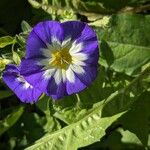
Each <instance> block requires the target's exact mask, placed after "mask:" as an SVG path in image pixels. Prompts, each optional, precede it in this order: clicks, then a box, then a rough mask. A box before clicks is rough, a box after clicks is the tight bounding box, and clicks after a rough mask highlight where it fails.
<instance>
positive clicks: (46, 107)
mask: <svg viewBox="0 0 150 150" xmlns="http://www.w3.org/2000/svg"><path fill="white" fill-rule="evenodd" d="M36 105H37V107H38V108H39V109H40V110H41V111H42V112H44V114H45V117H46V124H45V125H44V129H45V131H46V132H49V133H50V132H54V131H56V130H59V129H61V125H60V123H59V122H58V120H57V119H56V118H54V117H53V114H54V108H53V104H52V100H51V99H50V98H49V97H48V96H46V95H42V96H41V98H40V100H39V101H38V102H37V103H36Z"/></svg>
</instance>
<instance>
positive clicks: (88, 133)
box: [26, 103, 124, 150]
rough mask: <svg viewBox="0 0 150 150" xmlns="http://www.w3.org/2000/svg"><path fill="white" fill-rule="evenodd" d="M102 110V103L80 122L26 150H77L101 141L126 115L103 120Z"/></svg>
mask: <svg viewBox="0 0 150 150" xmlns="http://www.w3.org/2000/svg"><path fill="white" fill-rule="evenodd" d="M102 108H103V104H102V103H101V104H100V105H98V106H96V107H95V108H93V109H92V110H91V112H90V113H89V114H87V115H86V116H84V117H83V118H82V119H80V120H79V121H77V122H75V123H72V124H70V125H68V126H67V127H65V128H63V129H61V130H58V131H56V132H54V133H53V134H48V135H46V136H45V137H43V138H41V139H40V140H38V141H37V142H36V143H35V144H34V145H33V146H31V147H28V148H27V149H26V150H33V149H37V148H39V149H41V150H45V149H53V150H54V149H57V150H60V149H61V150H66V149H72V150H76V149H77V148H79V147H83V146H86V145H89V144H92V143H94V142H96V141H99V139H101V138H102V137H103V136H104V135H105V130H106V129H107V128H108V127H109V126H110V125H111V124H112V123H113V122H114V121H116V120H117V119H118V118H119V117H120V116H121V115H122V114H124V112H122V113H119V114H117V115H114V116H111V117H106V118H102V117H101V111H102Z"/></svg>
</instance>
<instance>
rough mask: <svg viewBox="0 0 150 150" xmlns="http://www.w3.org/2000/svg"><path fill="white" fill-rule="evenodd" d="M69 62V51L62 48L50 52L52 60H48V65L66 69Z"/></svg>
mask: <svg viewBox="0 0 150 150" xmlns="http://www.w3.org/2000/svg"><path fill="white" fill-rule="evenodd" d="M71 62H72V57H71V55H70V53H69V50H68V49H66V48H62V49H61V50H56V51H54V52H53V53H52V60H51V61H50V65H52V66H53V67H57V68H61V69H67V67H68V66H69V64H70V63H71Z"/></svg>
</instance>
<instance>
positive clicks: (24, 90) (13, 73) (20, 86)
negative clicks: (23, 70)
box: [3, 65, 42, 103]
mask: <svg viewBox="0 0 150 150" xmlns="http://www.w3.org/2000/svg"><path fill="white" fill-rule="evenodd" d="M19 78H21V79H22V78H23V77H22V76H21V75H20V73H19V70H18V68H17V67H16V66H15V65H8V66H7V67H6V69H5V71H4V73H3V80H4V82H5V83H6V84H7V86H8V87H9V88H10V89H11V90H12V91H13V92H14V93H15V94H16V95H17V97H18V98H19V99H20V100H21V101H22V102H26V103H32V102H35V101H37V100H38V98H39V96H40V95H41V94H42V92H41V91H40V90H38V89H36V88H34V87H32V86H31V85H30V86H29V87H25V83H24V82H22V81H21V80H19ZM23 80H24V81H25V79H24V78H23Z"/></svg>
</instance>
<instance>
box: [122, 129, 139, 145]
mask: <svg viewBox="0 0 150 150" xmlns="http://www.w3.org/2000/svg"><path fill="white" fill-rule="evenodd" d="M119 132H120V133H121V135H122V139H121V140H122V142H123V143H131V144H138V145H142V143H141V141H140V140H139V139H138V137H137V136H136V135H135V134H134V133H132V132H130V131H128V130H126V131H124V130H123V129H119Z"/></svg>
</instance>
